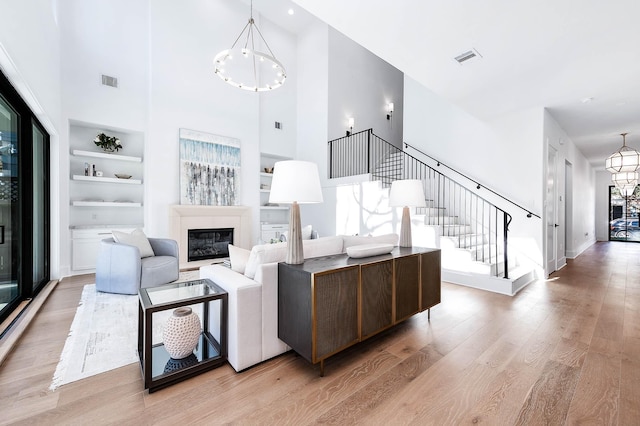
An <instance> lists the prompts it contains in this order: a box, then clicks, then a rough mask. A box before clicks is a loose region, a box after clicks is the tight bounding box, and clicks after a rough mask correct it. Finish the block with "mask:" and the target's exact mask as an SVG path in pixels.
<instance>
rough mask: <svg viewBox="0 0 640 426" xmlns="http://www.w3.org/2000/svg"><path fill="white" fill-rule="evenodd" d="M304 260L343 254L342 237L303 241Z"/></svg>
mask: <svg viewBox="0 0 640 426" xmlns="http://www.w3.org/2000/svg"><path fill="white" fill-rule="evenodd" d="M302 246H303V250H304V258H305V259H309V258H311V257H321V256H330V255H332V254H340V253H342V237H339V236H334V237H322V238H316V239H315V240H304V241H302Z"/></svg>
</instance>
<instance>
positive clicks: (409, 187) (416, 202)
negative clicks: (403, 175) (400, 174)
mask: <svg viewBox="0 0 640 426" xmlns="http://www.w3.org/2000/svg"><path fill="white" fill-rule="evenodd" d="M426 205H427V203H426V201H425V198H424V191H423V189H422V181H421V180H419V179H405V180H394V181H393V182H391V190H390V191H389V206H390V207H405V206H407V207H426Z"/></svg>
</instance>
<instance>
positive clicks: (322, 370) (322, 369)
mask: <svg viewBox="0 0 640 426" xmlns="http://www.w3.org/2000/svg"><path fill="white" fill-rule="evenodd" d="M320 377H324V359H323V360H322V361H320Z"/></svg>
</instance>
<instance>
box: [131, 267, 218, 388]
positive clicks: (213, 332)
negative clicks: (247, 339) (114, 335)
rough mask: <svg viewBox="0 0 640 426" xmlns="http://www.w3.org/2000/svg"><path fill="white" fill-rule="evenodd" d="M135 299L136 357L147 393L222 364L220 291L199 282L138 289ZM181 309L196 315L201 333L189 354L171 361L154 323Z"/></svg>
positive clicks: (214, 286) (159, 331)
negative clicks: (136, 326) (137, 298)
mask: <svg viewBox="0 0 640 426" xmlns="http://www.w3.org/2000/svg"><path fill="white" fill-rule="evenodd" d="M138 296H139V299H140V305H139V310H138V356H139V357H140V366H141V367H142V376H143V378H144V387H145V389H149V392H150V393H151V392H155V391H157V390H159V389H162V388H164V387H166V386H169V385H172V384H174V383H177V382H180V381H182V380H185V379H187V378H189V377H193V376H195V375H197V374H200V373H202V372H205V371H208V370H211V369H212V368H215V367H218V366H220V365H222V364H223V363H225V362H226V359H227V312H228V299H227V292H226V291H224V289H222V288H221V287H219V286H218V285H217V284H215V283H214V282H213V281H211V280H209V279H201V280H193V281H186V282H181V283H172V284H166V285H162V286H158V287H149V288H141V289H140V291H139V292H138ZM181 306H191V307H192V310H193V312H196V313H197V314H198V316H199V317H200V322H201V325H202V333H201V335H200V341H199V342H198V345H197V346H196V348H195V350H194V351H193V353H192V354H191V355H189V356H187V357H186V358H183V359H173V358H171V357H170V356H169V354H168V353H167V351H166V350H165V348H164V344H163V343H162V342H161V340H162V327H160V326H158V323H159V322H161V321H162V320H164V319H167V318H169V316H171V315H172V313H173V309H175V308H178V307H181ZM154 321H156V325H155V327H154ZM154 328H155V332H154Z"/></svg>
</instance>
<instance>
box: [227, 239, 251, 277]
mask: <svg viewBox="0 0 640 426" xmlns="http://www.w3.org/2000/svg"><path fill="white" fill-rule="evenodd" d="M250 253H251V252H250V251H249V250H247V249H243V248H242V247H236V246H234V245H232V244H229V260H230V261H231V269H232V270H234V271H236V272H238V273H240V274H244V271H245V269H246V267H247V261H248V260H249V254H250Z"/></svg>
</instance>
